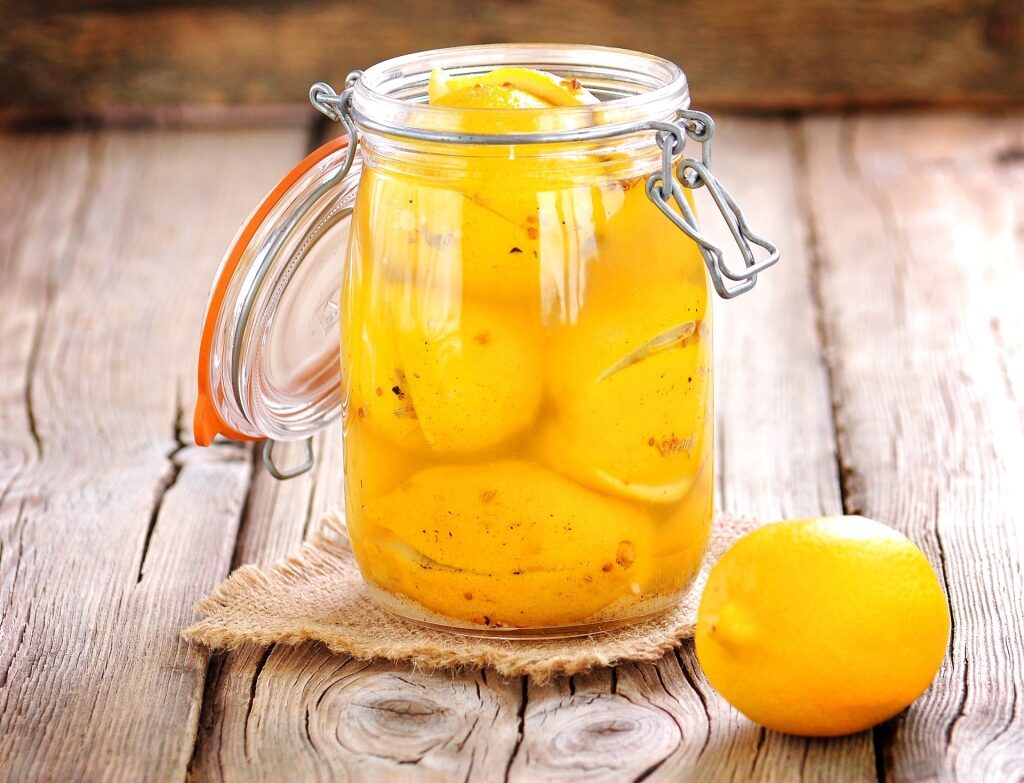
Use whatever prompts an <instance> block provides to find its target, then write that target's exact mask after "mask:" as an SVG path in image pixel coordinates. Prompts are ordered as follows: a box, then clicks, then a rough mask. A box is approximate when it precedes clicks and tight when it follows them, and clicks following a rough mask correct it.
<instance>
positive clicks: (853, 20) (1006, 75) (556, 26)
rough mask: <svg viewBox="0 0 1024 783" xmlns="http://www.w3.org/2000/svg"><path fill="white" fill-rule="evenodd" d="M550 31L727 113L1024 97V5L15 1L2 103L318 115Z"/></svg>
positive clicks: (20, 109)
mask: <svg viewBox="0 0 1024 783" xmlns="http://www.w3.org/2000/svg"><path fill="white" fill-rule="evenodd" d="M535 40H545V41H564V42H567V43H594V44H605V45H610V46H621V47H625V48H631V49H639V50H642V51H648V52H652V53H655V54H659V55H662V56H665V57H668V58H669V59H672V60H675V61H676V62H678V63H679V64H680V65H681V66H682V67H683V68H684V69H685V70H686V71H687V73H688V74H689V76H690V80H691V83H692V85H693V93H694V98H695V103H696V104H697V105H700V106H710V107H713V108H722V107H737V108H742V109H743V110H750V109H770V110H778V109H781V108H808V107H815V108H817V107H836V106H865V105H897V104H908V103H911V104H920V103H927V104H946V105H948V104H950V103H957V104H972V105H990V104H1007V103H1019V102H1020V101H1021V99H1022V96H1024V54H1022V53H1024V9H1022V8H1021V6H1020V4H1019V3H1018V2H1016V1H1015V0H963V1H962V2H956V3H952V4H951V3H948V2H944V1H943V0H904V1H903V2H899V3H882V2H873V3H849V2H845V0H826V1H825V2H820V1H819V2H815V1H813V0H785V1H784V2H772V1H771V0H755V2H740V1H739V0H733V2H724V3H723V2H718V3H698V2H686V3H665V2H660V1H659V0H638V1H637V2H630V3H623V2H620V0H558V2H555V0H526V1H525V2H514V3H509V2H503V1H502V0H482V2H476V3H453V2H448V3H434V2H428V1H427V0H401V2H399V0H382V1H381V2H365V0H363V1H360V2H355V0H347V1H345V2H313V1H310V0H307V1H305V2H302V1H300V2H292V3H286V4H275V3H270V2H259V3H236V2H223V1H222V2H217V3H209V4H204V3H196V2H187V3H182V2H169V1H168V0H147V1H142V0H132V1H131V2H125V1H124V0H120V1H119V2H113V3H110V2H104V3H95V2H84V1H83V0H65V1H64V2H59V3H48V4H46V6H45V7H43V6H42V5H41V4H39V3H37V2H28V1H27V0H21V1H20V2H19V1H17V0H14V1H13V2H9V3H8V4H7V11H6V22H5V24H4V25H2V26H0V111H3V112H4V114H6V115H7V116H9V117H15V116H25V115H33V114H35V115H49V116H54V115H58V116H81V115H83V114H102V113H106V112H111V111H113V112H115V113H120V114H125V113H128V114H138V113H143V114H144V113H146V112H157V113H159V114H161V115H162V116H168V115H169V116H175V114H176V112H175V110H174V108H173V107H181V106H191V107H195V106H200V107H202V106H225V105H228V106H238V105H272V106H273V105H280V104H290V105H292V106H294V107H296V110H297V111H298V112H299V115H298V116H301V117H307V116H309V115H308V110H309V107H308V106H305V107H304V108H303V104H304V101H305V95H306V93H307V91H308V89H309V85H310V84H311V83H313V82H315V81H318V80H321V79H323V80H327V81H333V82H335V83H338V82H341V81H342V80H343V78H344V75H345V74H346V73H347V72H348V71H349V70H350V69H352V68H365V67H367V66H369V65H370V64H372V63H375V62H379V61H380V60H382V59H385V58H387V57H391V56H394V55H397V54H403V53H406V52H413V51H419V50H423V49H431V48H436V47H441V46H452V45H459V44H477V43H488V42H498V41H535ZM168 107H171V108H168ZM190 111H193V112H194V109H193V110H190ZM201 114H202V112H201V111H200V115H201Z"/></svg>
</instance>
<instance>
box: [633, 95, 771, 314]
mask: <svg viewBox="0 0 1024 783" xmlns="http://www.w3.org/2000/svg"><path fill="white" fill-rule="evenodd" d="M679 117H680V122H678V123H671V122H657V123H651V126H652V127H653V128H654V130H655V131H656V133H655V141H656V143H657V144H658V146H659V147H660V148H661V171H658V172H655V173H654V174H652V175H651V176H650V177H648V178H647V188H646V189H647V197H648V198H650V199H651V201H653V202H654V204H655V205H656V206H657V207H658V209H660V210H661V211H662V213H663V214H664V215H665V217H667V218H668V219H669V220H671V221H672V222H673V223H674V224H675V225H676V226H677V227H678V228H679V230H680V231H682V232H683V233H684V234H686V235H687V236H688V237H690V239H692V240H693V241H694V242H696V243H697V246H698V247H699V248H700V252H701V255H702V256H703V257H704V264H705V265H706V266H707V269H708V274H709V275H710V276H711V282H712V284H713V285H714V286H715V290H716V291H717V292H718V295H719V296H721V297H722V298H723V299H732V298H734V297H736V296H739V295H740V294H742V293H744V292H746V291H749V290H750V289H751V288H753V287H754V284H755V283H756V282H757V275H758V274H760V273H761V272H763V271H764V270H765V269H767V268H768V267H770V266H772V265H773V264H774V263H775V262H777V261H778V260H779V249H778V247H776V246H775V245H774V244H773V243H772V242H770V241H769V240H767V239H765V238H764V237H761V236H759V235H757V234H755V233H754V232H753V231H751V229H750V226H748V225H747V220H746V217H745V216H744V214H743V210H742V209H740V207H739V205H738V204H737V203H736V201H735V200H734V199H733V197H732V196H731V195H729V191H727V190H726V189H725V187H724V186H723V185H722V183H721V182H719V180H718V178H717V177H716V176H715V175H714V174H712V173H711V137H712V136H714V133H715V122H714V120H713V119H711V117H710V115H707V114H705V113H704V112H700V111H690V110H681V111H680V112H679ZM687 138H690V139H692V140H693V141H696V142H698V143H699V144H700V145H701V159H700V160H694V159H693V158H684V159H682V160H680V161H679V163H678V164H674V161H675V159H676V157H677V156H679V155H681V154H682V152H683V148H684V147H685V146H686V139H687ZM702 187H707V190H708V193H709V194H710V195H711V198H712V200H713V201H714V202H715V206H716V207H718V211H719V213H721V215H722V218H723V219H724V220H725V223H726V225H727V226H728V227H729V232H730V233H731V234H732V238H733V240H734V241H735V243H736V246H737V247H738V248H739V250H740V255H741V256H742V258H743V268H742V269H740V270H734V269H732V268H730V266H729V265H728V264H727V263H726V261H725V254H724V252H723V251H722V249H721V248H720V247H718V246H717V245H715V244H714V243H713V242H711V240H709V239H708V238H707V237H706V236H704V235H703V234H702V233H701V231H700V227H699V225H698V224H697V216H696V215H695V214H694V212H693V209H692V208H691V207H690V204H689V202H688V201H687V200H686V198H685V197H684V195H683V188H687V189H689V190H695V189H697V188H702ZM673 203H674V204H675V205H676V207H677V208H678V210H679V211H678V212H676V211H675V210H674V209H672V204H673ZM751 245H757V246H758V247H760V248H762V249H764V250H765V251H767V253H768V255H767V256H766V257H765V258H762V259H761V260H757V259H756V258H755V256H754V250H753V248H752V247H751ZM726 279H728V280H731V281H733V282H734V283H736V284H737V285H733V286H730V285H729V283H728V282H727V280H726Z"/></svg>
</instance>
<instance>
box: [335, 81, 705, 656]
mask: <svg viewBox="0 0 1024 783" xmlns="http://www.w3.org/2000/svg"><path fill="white" fill-rule="evenodd" d="M440 64H442V65H444V64H445V63H443V62H442V63H440ZM489 113H490V112H489V110H488V111H486V112H485V113H484V114H480V113H470V115H468V116H466V117H465V118H464V119H463V120H461V122H463V123H464V124H463V125H462V126H461V127H462V129H463V130H469V131H474V130H476V128H475V127H472V124H473V123H485V122H486V123H493V119H492V118H489V117H487V116H486V114H489ZM454 121H456V122H458V121H460V120H458V119H456V120H454ZM513 121H516V122H518V121H520V120H519V118H518V117H517V118H513ZM523 121H524V122H528V121H529V120H528V119H524V120H523ZM640 137H642V138H640ZM361 151H362V157H363V169H362V175H361V181H360V185H359V192H358V198H357V202H356V207H355V212H354V215H353V225H352V233H351V240H350V247H349V256H348V262H347V264H348V266H347V273H346V278H345V282H344V285H343V299H342V303H343V307H342V313H343V317H342V334H341V339H342V363H343V377H344V384H345V389H344V392H345V472H346V500H347V514H348V524H349V529H350V534H351V540H352V546H353V549H354V551H355V554H356V557H357V559H358V561H359V565H360V568H361V569H362V572H363V575H364V577H365V579H366V581H367V583H368V584H369V585H370V586H371V589H372V590H373V592H374V594H375V596H376V597H377V599H378V600H379V601H380V602H381V603H382V605H384V606H385V607H386V608H388V609H390V610H392V611H394V612H396V613H398V614H401V615H403V616H406V617H409V618H412V619H414V620H417V621H420V622H425V623H430V624H434V625H441V626H445V627H451V628H458V629H463V630H467V631H474V632H482V633H491V634H497V635H509V636H516V635H532V634H539V635H545V634H552V635H556V634H566V633H581V632H587V631H591V630H595V629H598V628H605V627H610V626H614V625H618V624H621V623H625V622H631V621H635V620H638V619H642V618H645V617H648V616H651V615H654V614H656V613H658V612H661V611H663V610H665V609H666V608H668V607H670V606H671V605H673V604H674V603H675V602H676V601H677V600H678V598H679V595H680V593H681V592H682V591H684V590H685V589H686V588H687V586H688V585H689V583H690V582H691V581H692V579H693V577H694V576H695V574H696V572H697V570H698V568H699V564H700V562H701V558H702V556H703V554H704V550H705V547H706V544H707V540H708V537H709V533H710V525H711V517H712V509H713V497H712V494H713V418H714V417H713V403H712V348H711V309H710V302H709V285H708V283H707V279H706V272H705V269H704V265H703V261H702V258H701V255H700V253H699V252H698V250H697V247H696V245H695V244H694V243H693V242H692V241H691V240H689V239H688V238H687V237H686V236H685V235H684V234H683V233H681V232H680V231H679V230H678V229H677V228H675V227H674V226H673V225H672V224H671V222H670V221H668V220H667V219H666V218H665V217H664V216H663V215H662V214H661V213H660V212H659V211H658V210H657V209H656V208H655V207H654V205H653V204H651V202H650V201H649V199H648V198H647V195H646V193H645V189H644V183H645V181H646V178H647V176H648V175H649V174H651V173H652V172H654V171H656V170H658V168H659V166H660V155H659V152H658V149H657V147H656V146H655V145H654V144H653V141H652V138H651V134H650V133H644V134H634V135H633V136H624V137H615V138H612V139H608V140H604V141H590V142H568V143H551V144H529V145H516V146H514V147H513V146H505V145H465V144H442V143H438V142H425V141H411V140H409V139H397V138H395V137H389V136H387V135H386V134H382V133H378V132H366V131H365V130H364V133H363V135H362V139H361Z"/></svg>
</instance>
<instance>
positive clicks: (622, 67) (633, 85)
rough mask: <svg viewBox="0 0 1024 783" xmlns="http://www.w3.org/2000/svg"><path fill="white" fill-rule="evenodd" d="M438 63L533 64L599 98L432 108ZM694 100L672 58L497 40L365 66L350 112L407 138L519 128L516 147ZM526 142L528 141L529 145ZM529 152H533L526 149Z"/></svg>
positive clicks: (486, 67) (479, 68)
mask: <svg viewBox="0 0 1024 783" xmlns="http://www.w3.org/2000/svg"><path fill="white" fill-rule="evenodd" d="M435 67H441V68H444V69H445V70H446V71H447V72H448V73H450V74H452V75H456V76H463V75H473V74H483V73H486V72H488V71H490V70H492V69H494V68H497V67H521V68H534V69H538V70H543V71H548V72H550V73H553V74H555V75H556V76H559V77H562V78H565V79H578V80H579V81H580V82H581V83H582V84H583V86H584V87H585V88H586V89H588V90H589V91H590V92H592V93H593V94H594V95H596V96H597V97H598V98H599V99H600V101H599V103H597V104H592V105H586V106H558V107H549V108H544V109H460V108H453V107H443V106H432V105H430V104H429V103H428V102H427V84H428V80H429V77H430V72H431V71H432V70H433V69H434V68H435ZM688 106H689V88H688V86H687V82H686V76H685V75H684V74H683V72H682V71H681V70H680V69H679V67H678V66H676V65H674V64H673V63H671V62H669V61H668V60H664V59H661V58H659V57H653V56H651V55H647V54H642V53H640V52H632V51H628V50H625V49H610V48H605V47H595V46H585V45H557V46H554V45H549V44H494V45H488V46H467V47H456V48H452V49H435V50H431V51H427V52H419V53H417V54H410V55H405V56H403V57H397V58H394V59H392V60H386V61H384V62H382V63H379V64H377V65H374V66H373V67H371V68H369V69H367V70H366V71H364V72H363V73H362V74H361V75H360V76H359V78H358V79H357V80H356V82H355V85H354V87H353V90H352V99H351V111H352V116H353V118H354V119H355V121H356V124H357V125H358V126H359V127H360V130H362V131H364V132H371V133H378V134H382V135H388V136H396V137H400V138H405V139H409V138H416V137H422V136H423V134H424V132H427V133H430V132H433V133H435V134H437V133H448V134H460V133H466V132H467V130H468V131H469V132H471V133H479V132H480V131H481V130H482V131H483V133H482V135H485V136H488V137H494V138H493V139H492V140H491V141H492V143H497V144H502V142H501V137H503V136H506V135H509V134H515V135H516V137H517V138H516V141H517V147H518V148H524V147H528V146H529V137H530V136H538V137H539V136H541V135H544V136H545V138H546V139H547V140H549V141H551V140H554V139H552V136H553V135H554V136H561V135H562V134H564V135H565V138H566V139H569V138H572V137H573V135H574V134H576V135H577V136H578V134H579V133H580V132H596V133H599V134H601V135H602V136H605V137H609V136H614V135H616V134H617V133H626V132H627V131H628V129H629V128H630V126H632V125H636V124H637V123H638V122H643V121H648V120H655V119H657V120H661V119H668V120H671V119H674V118H675V112H677V111H678V110H679V109H684V108H687V107H688ZM524 141H526V142H527V143H525V144H524V143H522V142H524ZM522 154H530V153H529V152H527V151H525V150H524V151H523V153H522Z"/></svg>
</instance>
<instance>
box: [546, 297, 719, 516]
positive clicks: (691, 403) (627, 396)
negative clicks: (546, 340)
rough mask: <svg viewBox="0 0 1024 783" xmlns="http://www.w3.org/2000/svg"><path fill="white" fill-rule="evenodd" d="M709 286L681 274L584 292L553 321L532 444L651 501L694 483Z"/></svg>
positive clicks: (703, 411)
mask: <svg viewBox="0 0 1024 783" xmlns="http://www.w3.org/2000/svg"><path fill="white" fill-rule="evenodd" d="M708 316H709V311H708V309H707V292H706V289H704V288H702V287H697V286H692V285H688V284H686V283H682V282H679V281H675V282H665V283H663V284H662V285H660V286H659V291H658V295H657V297H656V298H652V296H651V291H649V290H646V289H634V290H628V289H627V290H622V291H620V292H619V293H618V295H616V296H607V297H600V298H598V297H594V298H592V299H590V300H588V301H587V303H586V305H585V306H584V308H583V312H582V314H581V316H580V319H579V321H578V322H577V323H575V324H566V325H564V326H561V327H559V328H557V329H555V330H553V333H552V336H551V340H550V344H549V347H548V354H547V358H546V374H547V383H548V386H549V389H550V395H551V398H552V401H553V403H552V404H553V409H554V415H553V416H552V418H551V419H550V420H549V422H548V423H547V424H546V425H545V428H544V430H543V434H542V436H541V439H540V444H539V449H540V453H541V455H542V457H543V460H544V462H546V463H547V464H561V465H563V466H564V468H565V469H566V470H567V471H568V472H569V473H570V474H571V475H572V476H573V477H574V478H576V479H578V480H579V481H581V482H583V483H585V484H587V485H589V486H592V487H594V488H596V489H603V490H606V491H611V492H614V493H616V494H619V495H621V496H623V497H627V498H633V499H637V500H644V501H649V502H661V503H671V502H676V501H679V500H681V499H682V498H683V497H685V496H686V494H687V493H688V492H689V491H690V489H691V488H692V487H693V483H694V479H695V478H696V476H697V472H698V469H699V468H700V466H701V465H702V464H703V462H704V458H705V453H706V449H707V445H706V444H707V443H708V441H709V439H710V433H711V425H712V421H711V411H710V406H708V405H707V402H708V398H709V393H710V385H711V346H710V344H709V342H710V341H709V339H708Z"/></svg>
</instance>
